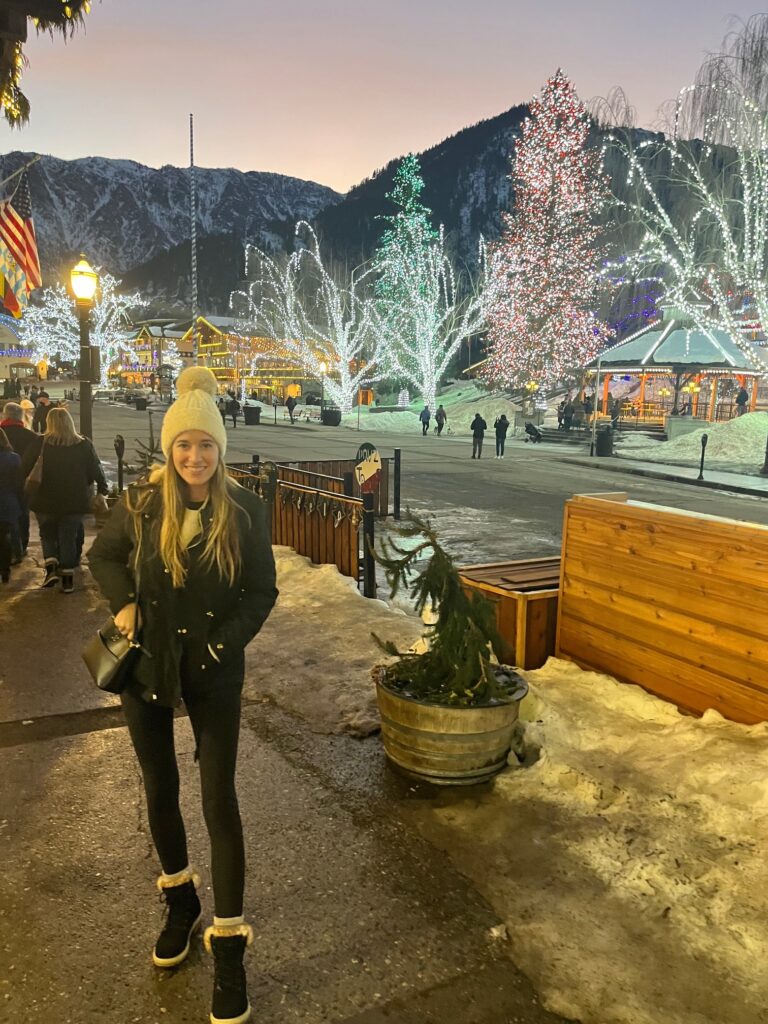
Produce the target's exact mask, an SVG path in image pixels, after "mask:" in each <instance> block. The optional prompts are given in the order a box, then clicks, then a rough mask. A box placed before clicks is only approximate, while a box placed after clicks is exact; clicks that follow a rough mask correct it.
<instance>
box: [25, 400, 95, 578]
mask: <svg viewBox="0 0 768 1024" xmlns="http://www.w3.org/2000/svg"><path fill="white" fill-rule="evenodd" d="M37 453H38V456H37V457H39V458H41V459H42V460H43V472H42V477H41V480H40V486H39V488H38V490H37V493H36V494H35V495H33V496H32V497H31V498H30V501H29V507H30V508H31V509H32V511H33V512H35V513H36V514H37V522H38V526H39V527H40V543H41V544H42V547H43V558H44V559H45V576H44V577H43V582H42V584H41V586H43V587H45V588H49V587H55V586H56V584H57V583H58V582H59V580H61V590H62V593H64V594H71V593H72V591H73V590H74V574H75V567H76V566H77V564H78V562H79V560H80V557H79V549H80V537H81V533H82V529H83V516H85V515H86V513H87V512H88V511H89V510H90V504H91V497H92V492H91V488H92V485H93V484H94V483H95V484H96V486H97V488H98V491H99V494H108V493H109V488H108V487H107V481H106V480H105V478H104V470H103V469H102V468H101V463H100V462H99V457H98V455H97V454H96V451H95V449H94V447H93V445H92V444H91V442H90V441H89V440H88V438H87V437H81V436H80V435H79V434H78V433H77V431H76V430H75V424H74V421H73V420H72V417H71V416H70V415H69V413H68V412H67V410H66V409H56V408H54V409H51V411H50V412H49V413H48V418H47V420H46V427H45V434H43V439H42V446H41V447H39V448H38V449H37ZM35 454H36V453H35V452H31V454H30V450H28V451H27V453H26V455H25V461H24V474H25V476H26V475H27V474H28V473H29V472H30V471H31V470H32V469H33V468H34V462H33V461H32V457H33V456H35Z"/></svg>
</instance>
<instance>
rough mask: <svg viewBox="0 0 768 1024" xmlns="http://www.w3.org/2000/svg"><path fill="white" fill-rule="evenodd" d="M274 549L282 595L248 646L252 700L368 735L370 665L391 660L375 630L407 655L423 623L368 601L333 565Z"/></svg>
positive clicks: (374, 715)
mask: <svg viewBox="0 0 768 1024" xmlns="http://www.w3.org/2000/svg"><path fill="white" fill-rule="evenodd" d="M273 550H274V553H275V562H276V566H277V586H278V589H279V591H280V597H279V598H278V601H277V605H276V606H275V609H274V611H273V612H272V614H271V615H270V617H269V618H268V619H267V622H266V625H265V626H264V628H263V629H262V631H261V632H260V633H259V635H258V636H257V637H256V639H255V640H254V641H253V643H251V644H250V645H249V646H248V648H247V649H246V683H245V693H246V696H247V697H248V698H249V699H252V700H263V699H271V700H274V701H276V702H277V703H278V704H279V705H280V707H281V708H283V709H285V710H287V711H290V712H293V713H295V714H297V715H299V716H301V718H302V719H303V720H304V722H305V724H306V725H307V726H308V727H309V728H311V729H314V730H315V731H317V732H329V733H334V732H344V733H347V734H350V735H353V736H368V735H369V734H370V733H371V732H375V731H376V730H377V729H378V728H379V715H378V710H377V707H376V694H375V691H374V689H373V686H372V684H371V668H372V666H374V665H375V664H377V663H380V662H382V661H384V660H386V656H385V655H384V654H382V652H381V651H380V649H379V648H378V647H377V645H376V643H375V641H374V640H373V638H372V637H371V632H372V631H373V632H375V633H376V634H377V635H378V636H380V637H381V638H382V640H393V641H394V642H395V643H396V644H397V645H398V646H399V648H400V649H401V650H407V648H408V647H410V645H411V644H412V643H413V642H414V640H416V639H417V637H419V636H420V635H421V632H422V625H421V622H420V620H419V619H418V618H416V617H415V616H410V615H406V614H405V613H404V611H402V610H397V609H392V608H390V607H389V606H388V605H387V604H385V602H384V601H373V600H370V599H368V598H364V597H363V596H362V594H361V593H360V591H359V590H358V588H357V584H356V583H355V581H354V580H352V579H350V578H349V577H348V576H342V575H341V573H340V572H339V571H338V569H337V568H336V566H335V565H313V564H312V563H311V562H310V561H309V559H308V558H304V557H303V556H302V555H297V554H296V552H295V551H293V550H292V549H291V548H287V547H274V548H273Z"/></svg>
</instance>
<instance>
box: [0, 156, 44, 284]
mask: <svg viewBox="0 0 768 1024" xmlns="http://www.w3.org/2000/svg"><path fill="white" fill-rule="evenodd" d="M0 241H1V242H3V243H4V244H5V246H6V248H7V249H8V252H9V253H10V255H11V256H12V257H13V259H14V260H15V261H16V263H17V264H18V267H19V270H21V272H22V274H23V275H24V277H25V278H26V282H25V287H26V292H27V294H29V293H30V292H31V291H32V289H33V288H39V287H40V286H41V285H42V283H43V279H42V277H41V274H40V257H39V255H38V252H37V238H36V236H35V225H34V222H33V221H32V198H31V196H30V194H29V177H28V175H27V172H26V171H24V173H23V174H22V175H21V180H20V181H19V185H18V187H17V189H16V191H15V192H14V194H13V195H12V196H11V198H10V199H6V200H5V202H2V203H0Z"/></svg>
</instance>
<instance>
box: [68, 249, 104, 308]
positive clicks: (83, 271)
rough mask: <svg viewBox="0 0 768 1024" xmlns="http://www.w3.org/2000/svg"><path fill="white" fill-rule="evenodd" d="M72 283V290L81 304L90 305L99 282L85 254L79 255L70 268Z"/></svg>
mask: <svg viewBox="0 0 768 1024" xmlns="http://www.w3.org/2000/svg"><path fill="white" fill-rule="evenodd" d="M69 279H70V281H71V283H72V291H73V292H74V293H75V298H76V299H77V301H78V302H79V303H82V304H83V305H90V304H91V303H92V302H93V297H94V295H95V294H96V288H97V287H98V284H99V275H98V274H97V273H96V271H95V270H94V269H93V267H92V266H91V265H90V263H89V262H88V260H87V259H86V258H85V256H81V257H80V260H79V262H78V263H76V264H75V266H74V267H73V268H72V270H71V271H70V274H69Z"/></svg>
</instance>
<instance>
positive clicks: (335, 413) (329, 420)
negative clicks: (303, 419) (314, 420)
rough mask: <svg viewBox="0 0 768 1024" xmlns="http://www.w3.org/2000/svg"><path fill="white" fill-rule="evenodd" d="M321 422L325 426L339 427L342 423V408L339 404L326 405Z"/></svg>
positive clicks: (321, 414) (321, 415)
mask: <svg viewBox="0 0 768 1024" xmlns="http://www.w3.org/2000/svg"><path fill="white" fill-rule="evenodd" d="M320 422H321V423H322V424H323V426H324V427H338V425H339V424H340V423H341V409H340V408H339V407H338V406H337V405H324V406H323V409H322V412H321V413H320Z"/></svg>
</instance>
